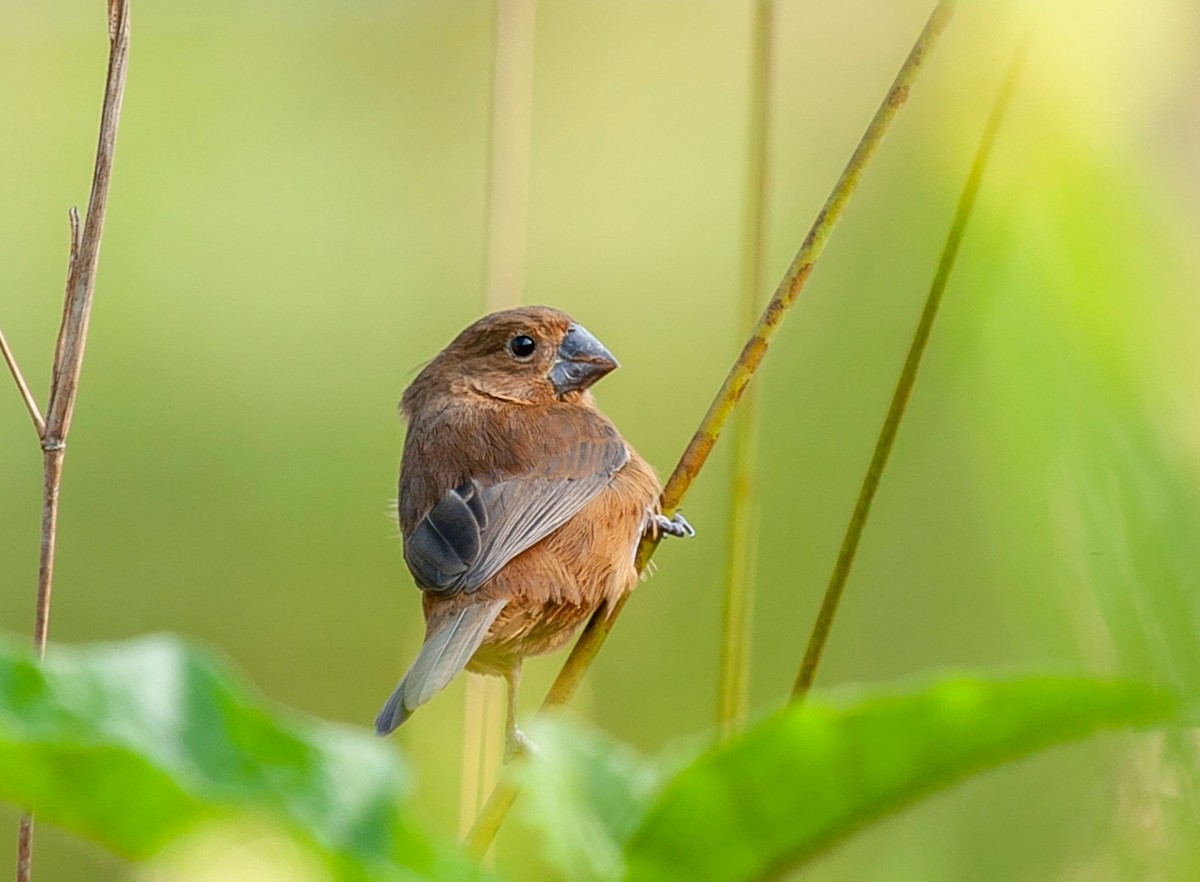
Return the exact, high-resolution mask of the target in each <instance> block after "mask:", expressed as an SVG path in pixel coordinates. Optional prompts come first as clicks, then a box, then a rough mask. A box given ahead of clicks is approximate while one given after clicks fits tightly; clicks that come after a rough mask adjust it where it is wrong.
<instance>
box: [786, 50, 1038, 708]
mask: <svg viewBox="0 0 1200 882" xmlns="http://www.w3.org/2000/svg"><path fill="white" fill-rule="evenodd" d="M1027 46H1028V40H1026V41H1025V42H1024V43H1022V45H1021V47H1020V49H1019V50H1018V51H1017V54H1016V57H1015V58H1014V59H1013V62H1012V64H1011V66H1010V67H1009V70H1008V74H1007V75H1006V76H1005V78H1004V81H1003V83H1001V85H1000V91H999V92H998V93H997V95H996V100H995V103H994V104H993V105H992V111H991V114H990V115H989V116H988V120H987V124H986V125H985V126H984V130H983V136H982V137H981V138H980V141H979V147H978V148H977V149H976V151H975V160H974V162H973V163H972V165H971V172H970V174H969V175H968V176H967V181H966V183H965V184H964V185H963V190H962V194H961V195H960V196H959V199H958V207H957V209H956V210H955V213H954V220H953V222H952V223H951V225H950V233H949V235H948V236H947V237H946V245H945V247H944V248H943V249H942V256H941V260H940V261H939V262H938V267H937V271H936V273H935V274H934V277H933V284H932V285H930V288H929V295H928V297H926V299H925V308H924V310H923V311H922V312H921V319H920V321H919V322H918V323H917V330H916V333H915V334H914V335H913V340H912V344H911V345H910V346H909V348H908V355H907V357H906V358H905V359H904V367H903V368H902V369H901V371H900V379H899V380H898V381H897V382H896V389H895V392H894V393H893V394H892V402H891V405H890V406H889V407H888V411H887V416H886V417H884V420H883V428H881V429H880V431H879V438H878V439H877V440H876V442H875V452H874V453H873V454H872V456H871V464H870V465H869V466H867V473H866V476H865V477H864V478H863V482H862V487H861V488H860V489H859V491H858V501H857V502H856V503H855V504H854V512H853V513H852V514H851V515H850V523H849V524H847V525H846V533H845V536H844V537H843V539H842V547H841V550H840V551H839V552H838V556H837V561H836V562H835V563H834V566H833V572H832V574H831V575H830V577H829V584H828V585H827V586H826V588H825V596H824V598H823V599H822V600H821V609H820V611H819V612H818V613H817V620H816V622H815V623H814V624H813V630H812V635H811V636H810V637H809V639H808V646H807V648H806V649H805V651H804V660H803V661H802V662H801V664H800V672H799V674H798V675H797V676H796V684H795V686H794V687H793V688H792V699H793V700H794V701H799V700H802V699H803V698H804V696H805V695H807V694H808V691H809V689H810V688H811V687H812V683H813V678H814V677H815V676H816V673H817V666H818V665H819V664H820V663H821V653H822V651H823V650H824V649H825V643H826V641H827V640H828V639H829V630H830V628H831V627H833V619H834V616H836V615H837V609H838V603H839V601H840V600H841V598H842V592H843V591H844V589H845V587H846V580H847V579H848V578H849V577H850V568H851V567H852V566H853V565H854V557H855V554H856V553H857V551H858V543H859V540H860V539H861V538H862V533H863V529H864V528H865V527H866V524H867V517H868V516H869V515H870V513H871V503H872V501H873V500H874V499H875V491H876V490H877V489H878V488H879V480H880V477H881V476H882V475H883V470H884V468H885V467H886V466H887V461H888V455H889V454H890V453H891V450H892V445H893V443H894V442H895V440H896V433H897V431H899V428H900V421H901V420H902V419H903V418H904V411H905V409H906V408H907V407H908V400H909V397H910V396H911V394H912V389H913V384H914V383H915V382H916V379H917V371H918V370H919V369H920V366H921V357H922V355H924V353H925V348H926V346H927V345H928V343H929V335H930V333H931V332H932V331H933V323H934V320H935V319H936V318H937V313H938V308H939V306H940V305H941V302H942V294H943V292H944V291H945V290H946V282H947V281H948V280H949V278H950V271H951V270H952V269H953V268H954V261H955V258H956V257H957V256H958V250H959V245H960V244H961V243H962V238H963V234H964V232H965V231H966V227H967V221H968V220H969V219H970V217H971V211H972V209H973V208H974V206H975V196H976V194H977V193H978V192H979V183H980V181H981V180H982V178H983V171H984V169H985V168H986V167H987V163H988V159H989V157H990V156H991V153H992V146H993V144H994V143H995V140H996V132H997V131H998V130H999V127H1000V121H1001V119H1002V118H1003V116H1004V111H1005V109H1006V108H1007V107H1008V102H1009V98H1010V97H1011V95H1012V91H1013V86H1014V85H1015V83H1016V81H1017V77H1018V76H1019V74H1020V72H1021V67H1022V65H1023V63H1024V60H1025V51H1026V47H1027Z"/></svg>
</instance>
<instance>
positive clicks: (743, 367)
mask: <svg viewBox="0 0 1200 882" xmlns="http://www.w3.org/2000/svg"><path fill="white" fill-rule="evenodd" d="M955 6H956V0H939V2H938V4H937V5H936V6H935V7H934V9H933V12H932V13H931V14H930V16H929V19H928V21H927V22H926V23H925V27H924V28H923V29H922V30H921V33H920V35H919V36H918V37H917V40H916V43H915V44H914V45H913V48H912V50H911V51H910V52H909V54H908V57H907V58H906V59H905V61H904V64H903V65H901V67H900V71H899V72H898V73H897V75H896V79H895V80H894V81H893V83H892V86H891V88H890V89H888V92H887V95H886V96H885V97H884V100H883V103H882V104H881V105H880V106H879V108H878V110H876V111H875V115H874V117H872V119H871V122H870V124H869V125H868V126H867V130H866V132H864V133H863V136H862V138H861V139H860V140H859V142H858V146H856V147H855V149H854V152H853V153H852V154H851V156H850V160H849V161H848V162H847V164H846V168H845V169H844V170H843V171H842V174H841V176H840V177H839V178H838V180H837V183H836V184H834V187H833V190H832V191H831V192H830V194H829V197H828V199H826V200H825V204H824V206H823V207H822V208H821V211H820V212H819V213H818V215H817V218H816V220H815V221H814V222H813V225H812V228H811V229H810V230H809V232H808V235H807V236H805V238H804V242H803V243H802V244H801V246H800V250H799V251H798V252H797V253H796V256H795V257H794V258H793V259H792V263H791V265H790V266H789V267H788V270H787V272H786V273H785V275H784V277H783V280H782V281H781V282H780V283H779V286H778V288H776V290H775V294H774V296H772V298H771V300H770V302H769V303H768V304H767V306H766V309H765V310H764V311H763V313H762V315H761V316H760V317H759V320H758V323H757V324H756V325H755V328H754V333H753V334H752V335H751V336H750V339H749V340H748V341H747V343H746V345H745V346H744V347H743V348H742V351H741V354H740V355H739V356H738V358H737V361H735V362H734V365H733V367H732V369H731V370H730V372H729V374H728V376H727V377H726V378H725V382H724V383H723V384H722V385H721V389H720V390H719V391H718V392H717V395H716V397H715V398H714V399H713V402H712V404H711V405H709V408H708V412H707V413H706V414H705V415H704V418H703V419H702V420H701V422H700V426H699V427H698V428H697V429H696V433H695V434H694V435H693V436H692V440H691V441H690V442H689V443H688V446H687V449H685V450H684V452H683V455H682V457H680V460H679V463H678V465H676V466H675V470H674V471H673V472H672V473H671V476H670V478H668V480H667V483H666V486H665V487H664V488H663V492H662V497H661V500H660V502H661V506H662V510H663V512H664V513H665V514H667V515H671V514H674V513H675V511H676V510H678V508H679V504H680V502H682V500H683V497H684V495H685V494H686V493H687V491H688V488H689V487H690V486H691V484H692V481H693V480H695V478H696V475H697V474H699V472H700V469H701V468H703V466H704V463H705V461H706V460H707V459H708V455H709V453H711V452H712V448H713V445H714V444H715V443H716V441H717V437H718V436H719V435H720V434H721V430H722V428H724V426H725V423H726V422H727V421H728V419H729V416H730V414H731V413H732V412H733V409H734V407H736V406H737V403H738V400H739V399H740V398H741V396H742V393H743V392H744V391H745V389H746V386H747V385H748V384H749V382H750V379H751V378H752V377H753V376H754V372H755V371H756V370H757V369H758V366H759V364H761V363H762V359H763V356H764V355H766V352H767V347H768V346H769V345H770V342H771V340H772V339H773V338H774V336H775V333H776V332H777V331H778V330H779V326H780V324H782V322H783V319H784V317H785V316H786V315H787V312H788V310H789V309H790V308H791V306H792V304H793V303H795V301H796V297H797V296H798V295H799V293H800V290H801V288H803V286H804V283H805V281H806V280H807V279H808V276H809V274H810V273H811V272H812V269H813V265H814V264H815V263H816V261H817V259H818V258H819V257H820V255H821V252H822V251H823V250H824V247H825V243H826V241H828V239H829V235H830V233H832V231H833V228H834V226H835V225H836V224H837V222H838V220H839V219H840V218H841V216H842V212H843V210H844V209H845V207H846V203H847V202H849V200H850V196H851V195H852V194H853V193H854V190H855V188H856V187H857V186H858V182H859V180H860V179H861V178H862V175H863V172H864V171H865V170H866V168H867V166H868V165H869V164H870V162H871V159H872V157H874V155H875V153H876V151H877V150H878V149H879V145H880V143H881V142H882V141H883V137H884V135H885V134H886V133H887V130H888V128H889V127H890V125H891V123H892V120H893V119H894V118H895V116H896V113H897V112H898V111H899V110H900V108H901V107H902V106H903V105H904V102H905V101H906V100H907V98H908V94H909V90H910V89H911V87H912V84H913V82H914V81H915V80H916V77H917V74H918V73H919V72H920V70H921V68H922V66H923V65H924V63H925V61H926V59H927V58H928V57H929V54H930V52H931V51H932V49H933V47H934V45H935V43H936V42H937V38H938V37H939V36H940V35H941V34H942V32H943V31H944V30H945V28H946V26H947V25H948V24H949V22H950V18H951V16H952V15H953V12H954V8H955ZM658 542H659V537H652V536H649V535H647V536H644V537H643V538H642V542H641V544H640V545H639V546H638V552H637V561H636V562H637V566H638V569H639V570H644V569H645V566H646V564H647V563H648V562H649V560H650V558H651V556H652V555H653V554H654V551H655V549H656V548H657V547H658ZM627 599H628V595H626V596H625V597H622V598H621V599H620V600H618V601H617V602H616V603H615V604H613V605H612V606H611V607H608V606H607V605H604V606H601V607H600V609H598V610H597V611H596V612H595V614H593V615H592V618H591V619H590V620H589V622H588V624H587V626H586V627H585V628H584V630H583V633H582V634H580V635H579V639H578V640H577V641H576V642H575V646H574V648H572V650H571V654H570V655H569V656H568V657H567V660H566V662H565V663H564V664H563V667H562V669H561V670H560V671H559V673H558V677H557V678H556V679H555V681H554V684H553V685H552V686H551V688H550V692H549V694H548V695H547V696H546V700H545V701H544V702H543V703H542V709H543V710H545V709H547V708H549V707H554V706H556V705H560V704H564V703H565V702H566V701H568V700H569V699H570V697H571V696H572V695H573V694H574V692H575V688H576V687H577V686H578V684H579V681H580V680H582V679H583V676H584V674H585V673H586V672H587V669H588V667H589V666H590V665H591V663H592V660H593V659H594V658H595V657H596V653H598V652H599V651H600V647H601V646H603V645H604V641H605V639H607V637H608V633H609V631H611V630H612V627H613V625H614V624H615V623H616V620H617V617H618V616H619V615H620V612H621V610H622V609H623V608H624V607H625V602H626V600H627ZM516 797H517V788H516V785H515V784H514V783H513V782H512V778H511V777H509V776H505V777H503V778H502V779H501V782H500V784H499V785H497V787H496V789H495V790H494V791H493V792H492V795H491V796H490V797H489V798H488V801H487V802H486V803H485V804H484V807H483V810H482V811H481V812H480V813H479V817H477V818H476V819H475V825H474V827H472V829H471V832H470V833H469V834H468V836H467V839H466V843H465V844H466V847H467V849H468V851H469V852H470V853H471V854H472V855H474V856H477V857H478V856H482V855H483V854H484V853H485V852H486V851H487V849H488V847H489V846H490V845H491V843H492V841H493V839H495V836H496V833H497V831H498V830H499V829H500V825H501V824H503V823H504V819H505V817H506V816H507V815H508V811H509V809H510V808H511V807H512V804H513V802H514V801H515V800H516Z"/></svg>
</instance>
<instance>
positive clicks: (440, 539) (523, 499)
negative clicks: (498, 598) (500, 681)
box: [404, 434, 629, 595]
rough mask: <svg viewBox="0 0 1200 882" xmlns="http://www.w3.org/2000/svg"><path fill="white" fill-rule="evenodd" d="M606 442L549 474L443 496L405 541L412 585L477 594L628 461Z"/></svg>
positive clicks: (553, 464)
mask: <svg viewBox="0 0 1200 882" xmlns="http://www.w3.org/2000/svg"><path fill="white" fill-rule="evenodd" d="M606 441H607V443H604V444H595V443H586V444H579V445H576V446H575V447H574V448H572V449H569V450H566V451H563V453H562V454H561V455H560V456H559V457H555V458H554V459H552V460H551V461H550V462H549V463H547V465H546V468H547V471H549V472H550V473H551V474H550V475H521V476H520V477H516V478H508V479H507V480H503V481H499V482H497V483H495V484H489V485H485V484H483V483H482V482H480V481H477V480H473V481H468V482H467V483H465V484H463V485H461V486H459V487H455V488H454V489H452V490H447V491H446V492H445V493H444V494H443V495H442V498H441V499H440V500H439V501H438V502H437V503H436V504H435V505H434V506H433V508H431V509H430V510H429V512H428V513H427V514H426V515H425V517H423V518H422V519H421V520H420V521H419V522H418V523H417V525H416V527H414V528H413V530H412V532H410V533H409V534H408V536H406V537H405V540H404V558H405V560H406V561H407V562H408V565H409V568H410V569H411V570H412V572H413V575H414V576H415V577H416V580H417V584H418V585H420V586H421V587H422V588H424V589H425V590H426V591H431V592H433V593H435V594H447V595H448V594H454V593H457V592H459V591H468V592H470V591H474V590H476V589H477V588H479V586H480V585H482V584H483V583H484V582H486V581H487V580H488V579H490V578H491V577H492V576H494V575H495V574H496V573H498V572H499V571H500V570H501V569H502V568H503V567H504V565H505V564H507V563H508V562H509V561H510V560H512V559H513V558H514V557H516V556H517V555H518V554H520V553H521V552H522V551H524V550H525V549H527V548H529V547H530V546H532V545H534V544H536V543H537V542H539V541H541V540H542V539H544V538H545V537H546V536H549V535H550V534H551V533H553V532H554V531H555V530H557V529H558V528H559V527H561V526H562V525H563V524H565V523H566V522H567V521H569V520H570V519H571V518H573V517H574V516H575V515H576V514H578V513H579V511H580V509H582V508H583V507H584V506H586V505H587V504H588V502H590V501H591V500H592V499H593V498H595V496H596V495H597V494H598V493H599V492H600V491H601V490H603V489H604V488H605V487H607V486H608V484H609V483H610V482H611V481H612V478H613V475H615V474H616V473H617V472H618V471H619V470H620V469H621V467H622V466H624V465H625V463H626V462H628V461H629V451H628V449H627V448H626V447H625V444H624V442H623V441H621V440H620V438H619V437H618V436H616V435H615V434H614V435H613V437H611V438H609V439H606ZM556 472H557V473H558V474H555V473H556ZM562 472H567V475H566V476H562V475H561V473H562Z"/></svg>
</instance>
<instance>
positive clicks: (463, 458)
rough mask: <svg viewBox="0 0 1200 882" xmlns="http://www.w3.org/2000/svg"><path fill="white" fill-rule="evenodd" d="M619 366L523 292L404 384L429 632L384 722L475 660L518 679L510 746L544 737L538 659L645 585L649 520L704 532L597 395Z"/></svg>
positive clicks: (408, 475) (511, 704)
mask: <svg viewBox="0 0 1200 882" xmlns="http://www.w3.org/2000/svg"><path fill="white" fill-rule="evenodd" d="M617 367H618V363H617V360H616V359H615V358H614V357H613V355H612V353H611V352H609V351H608V349H606V348H605V347H604V345H603V344H602V343H601V342H600V341H599V340H598V339H597V338H596V337H595V336H594V335H592V334H591V333H590V332H589V331H588V330H587V329H586V328H584V327H583V326H582V325H580V324H579V323H577V322H576V321H575V320H574V319H572V318H571V317H570V316H569V315H567V314H566V313H564V312H562V311H560V310H557V309H553V308H551V307H547V306H530V307H521V308H516V309H507V310H502V311H499V312H493V313H491V314H489V315H486V316H484V317H483V318H481V319H479V320H478V321H476V322H474V323H473V324H471V325H470V326H468V327H467V328H466V329H465V330H463V331H462V332H461V333H459V334H458V336H456V337H455V338H454V339H453V340H452V341H451V342H450V344H449V345H448V346H446V348H445V349H443V350H442V351H441V352H440V353H438V354H437V355H436V356H435V357H434V358H433V359H432V360H431V361H430V362H429V363H428V364H427V365H426V366H425V367H424V368H423V369H422V370H421V371H420V373H419V374H418V375H417V376H416V378H415V379H414V380H413V381H412V383H411V384H410V385H409V386H408V388H407V389H406V390H405V391H404V395H403V398H402V400H401V402H400V410H401V414H402V416H403V417H404V419H405V420H406V422H407V424H408V431H407V434H406V436H405V440H404V450H403V454H402V457H401V466H400V482H399V483H400V486H399V499H398V501H397V514H398V519H399V523H400V533H401V537H402V539H403V543H404V561H405V563H406V564H407V566H408V569H409V571H410V572H411V574H412V577H413V580H414V581H415V582H416V584H417V586H418V587H419V588H420V589H421V592H422V604H421V605H422V610H423V612H424V616H425V640H424V643H423V644H422V645H421V648H420V650H419V651H418V653H417V657H416V659H415V660H414V661H413V662H412V665H411V666H410V667H409V668H408V671H407V672H406V673H405V674H404V676H403V678H402V679H401V680H400V684H399V685H398V686H397V687H396V689H395V691H394V692H393V693H392V695H391V697H390V698H388V700H387V703H386V704H385V705H384V706H383V709H382V710H381V711H380V712H379V716H378V717H377V718H376V720H375V730H376V732H377V733H378V734H379V735H380V736H384V735H388V734H389V733H391V732H392V731H394V730H395V729H396V728H397V727H398V726H400V725H401V724H402V723H404V722H405V721H406V720H407V719H408V718H409V716H411V714H412V713H413V711H415V710H416V709H417V708H418V707H420V706H421V705H422V704H424V703H425V702H427V701H428V700H429V699H430V698H432V697H433V696H434V695H435V694H437V693H438V692H440V691H441V690H442V689H444V688H445V687H446V686H447V685H448V684H449V683H450V681H451V680H453V679H454V677H455V676H456V675H457V674H458V673H459V672H460V671H462V670H463V669H464V668H466V669H467V670H470V671H473V672H476V673H483V674H489V675H492V676H499V677H503V678H504V679H505V681H506V682H507V685H508V704H507V719H506V725H505V756H506V758H510V759H511V758H513V757H515V756H517V755H520V754H522V753H524V752H526V751H528V750H530V749H532V747H533V745H532V742H530V740H529V739H528V738H527V737H526V736H525V734H524V733H523V732H522V731H521V729H520V727H519V726H518V724H517V690H518V687H519V684H520V678H521V665H522V662H523V661H524V659H525V658H527V657H529V656H533V655H541V654H543V653H548V652H553V651H555V650H557V649H560V648H561V647H563V646H564V645H566V643H568V642H569V641H570V639H571V637H572V636H573V635H574V633H575V632H576V630H578V628H579V626H580V625H581V624H583V623H584V622H585V621H587V620H588V619H589V618H590V617H591V616H592V614H593V613H594V612H595V611H596V610H597V609H598V608H599V607H600V606H601V605H603V604H608V605H609V608H610V609H611V607H612V604H614V603H615V602H616V601H617V600H618V599H620V598H621V597H622V596H623V595H625V594H626V593H628V592H629V591H631V590H632V589H633V587H634V586H635V585H636V583H637V581H638V578H639V575H638V572H637V569H636V567H635V563H634V556H635V552H636V550H637V547H638V543H639V542H640V540H641V537H642V535H643V534H644V533H647V532H649V533H651V534H661V535H672V536H693V535H695V530H693V529H692V527H691V525H690V524H688V522H687V520H686V519H685V518H684V517H683V516H682V515H681V514H679V513H675V514H674V515H673V516H672V517H669V518H668V517H666V516H665V515H663V513H662V512H661V511H660V508H659V493H660V490H661V487H660V485H659V481H658V477H657V475H656V474H655V472H654V469H653V468H652V467H651V466H650V465H649V464H648V463H647V462H646V460H644V459H643V458H642V457H641V456H639V455H638V453H637V451H636V450H634V449H633V447H631V446H630V445H629V444H628V443H627V442H626V441H625V440H624V439H623V438H622V437H621V434H620V433H619V432H618V431H617V429H616V427H615V426H614V425H613V423H612V422H611V421H610V420H609V419H608V417H607V416H605V415H604V414H603V413H602V412H601V411H600V409H599V408H598V407H597V406H596V402H595V400H594V398H593V396H592V393H591V391H590V387H591V386H592V385H593V384H594V383H595V382H596V381H597V380H599V379H601V378H602V377H604V376H605V375H607V374H608V373H610V372H611V371H613V370H615V369H616V368H617Z"/></svg>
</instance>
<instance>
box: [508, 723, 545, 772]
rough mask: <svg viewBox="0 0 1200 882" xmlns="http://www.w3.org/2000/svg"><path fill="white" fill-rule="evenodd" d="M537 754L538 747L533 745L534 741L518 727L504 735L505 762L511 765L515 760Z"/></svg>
mask: <svg viewBox="0 0 1200 882" xmlns="http://www.w3.org/2000/svg"><path fill="white" fill-rule="evenodd" d="M537 754H538V746H537V745H536V744H534V743H533V739H532V738H530V737H529V736H528V735H526V734H525V733H524V732H522V731H521V730H520V729H518V728H517V727H516V726H513V727H512V728H511V729H509V730H508V731H507V732H505V733H504V762H506V763H510V762H512V761H513V760H515V759H522V758H524V757H527V756H537Z"/></svg>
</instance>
